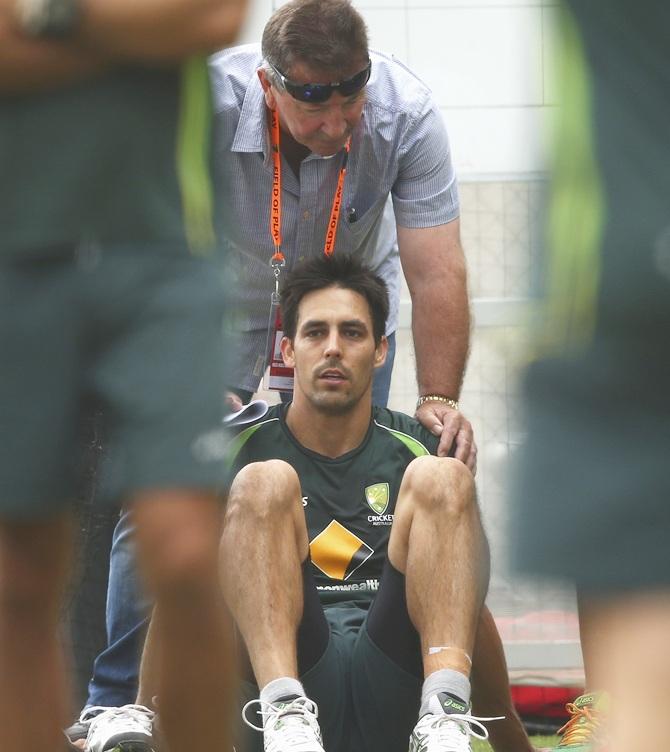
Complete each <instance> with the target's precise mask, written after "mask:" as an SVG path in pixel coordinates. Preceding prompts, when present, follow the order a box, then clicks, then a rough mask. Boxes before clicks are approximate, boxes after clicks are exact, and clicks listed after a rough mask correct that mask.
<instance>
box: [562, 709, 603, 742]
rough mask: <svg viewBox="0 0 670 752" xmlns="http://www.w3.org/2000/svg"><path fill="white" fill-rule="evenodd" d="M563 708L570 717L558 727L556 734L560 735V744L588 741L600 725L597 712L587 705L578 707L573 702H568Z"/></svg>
mask: <svg viewBox="0 0 670 752" xmlns="http://www.w3.org/2000/svg"><path fill="white" fill-rule="evenodd" d="M565 709H566V710H567V711H568V713H569V714H570V715H571V716H572V717H571V718H570V719H569V720H568V722H567V723H566V724H565V725H564V726H562V727H561V728H560V729H558V734H559V736H561V737H562V739H561V745H563V746H566V745H568V744H583V743H584V742H588V741H590V740H591V737H592V736H593V734H594V733H595V731H596V729H597V728H598V727H599V726H600V720H599V718H598V713H597V712H596V711H595V710H594V709H593V708H592V707H591V706H589V705H584V706H583V707H579V706H578V705H575V703H574V702H569V703H568V704H567V705H566V706H565Z"/></svg>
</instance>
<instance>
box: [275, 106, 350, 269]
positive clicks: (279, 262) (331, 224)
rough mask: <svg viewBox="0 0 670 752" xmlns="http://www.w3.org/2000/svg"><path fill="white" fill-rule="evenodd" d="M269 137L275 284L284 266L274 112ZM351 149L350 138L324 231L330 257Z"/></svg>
mask: <svg viewBox="0 0 670 752" xmlns="http://www.w3.org/2000/svg"><path fill="white" fill-rule="evenodd" d="M270 136H271V145H272V165H273V169H272V195H271V198H270V235H271V236H272V242H273V244H274V247H275V252H274V254H273V256H272V259H271V261H270V263H271V265H272V267H273V269H274V272H275V279H276V281H277V283H278V282H279V270H280V267H282V266H284V261H285V259H284V254H283V253H282V251H281V200H282V199H281V153H280V151H279V117H278V116H277V111H276V110H270ZM350 148H351V136H349V138H348V139H347V142H346V143H345V144H344V158H343V160H342V165H341V167H340V174H339V175H338V178H337V188H336V189H335V196H334V197H333V206H332V208H331V210H330V219H329V220H328V229H327V230H326V242H325V245H324V248H323V252H324V253H325V254H326V256H330V255H332V253H333V251H334V250H335V238H336V237H337V225H338V222H339V219H340V211H341V209H342V190H343V188H344V178H345V175H346V174H347V162H348V161H349V150H350Z"/></svg>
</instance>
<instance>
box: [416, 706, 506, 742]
mask: <svg viewBox="0 0 670 752" xmlns="http://www.w3.org/2000/svg"><path fill="white" fill-rule="evenodd" d="M424 718H425V719H427V720H426V721H425V722H424V723H423V724H422V729H421V730H422V731H423V732H424V733H426V732H428V733H430V732H429V731H428V730H429V729H430V730H434V731H435V732H436V733H434V734H432V733H431V736H432V739H433V740H434V741H435V742H437V743H438V744H439V745H440V746H441V747H442V746H443V747H444V748H445V749H454V750H456V749H458V747H459V745H460V746H462V745H463V741H464V739H469V737H471V736H472V737H474V738H475V739H481V740H482V741H486V739H488V738H489V732H488V729H487V728H486V726H484V723H483V722H484V721H502V720H504V718H505V717H504V716H494V717H491V718H481V717H478V716H474V715H470V714H469V713H447V714H439V715H438V714H430V715H427V716H424ZM449 745H451V746H449Z"/></svg>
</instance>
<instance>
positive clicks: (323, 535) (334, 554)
mask: <svg viewBox="0 0 670 752" xmlns="http://www.w3.org/2000/svg"><path fill="white" fill-rule="evenodd" d="M309 553H310V556H311V557H312V562H313V563H314V564H315V565H316V566H317V567H318V568H319V569H320V570H321V571H322V572H323V573H324V574H325V575H327V576H328V577H330V578H331V579H333V580H347V579H349V577H351V575H352V574H353V573H354V572H355V571H356V570H357V569H358V568H359V567H360V566H362V565H363V564H365V562H366V561H367V560H368V559H369V558H370V557H371V556H372V554H373V553H374V551H373V550H372V549H371V548H370V546H368V545H367V543H364V542H363V541H362V540H361V539H360V538H359V537H358V536H357V535H354V533H352V532H351V530H347V528H346V527H344V525H340V523H339V522H337V520H333V521H332V522H331V523H330V524H329V525H328V527H326V528H325V530H322V531H321V532H320V533H319V534H318V535H317V536H316V538H314V540H313V541H312V542H311V543H310V544H309Z"/></svg>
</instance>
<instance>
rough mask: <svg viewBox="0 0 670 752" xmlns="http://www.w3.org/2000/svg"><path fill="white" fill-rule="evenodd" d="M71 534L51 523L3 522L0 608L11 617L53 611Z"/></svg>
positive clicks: (64, 573) (0, 532) (62, 582)
mask: <svg viewBox="0 0 670 752" xmlns="http://www.w3.org/2000/svg"><path fill="white" fill-rule="evenodd" d="M70 541H71V536H70V530H69V528H68V525H67V523H66V522H65V521H63V522H62V523H60V522H58V523H55V524H54V525H48V524H35V525H31V524H26V525H6V526H2V530H0V609H1V610H2V613H3V614H4V615H6V616H11V617H13V618H19V619H20V618H24V617H27V618H34V619H41V618H42V617H46V616H48V615H51V616H53V615H54V614H57V612H58V609H59V606H60V600H61V596H62V594H63V588H64V585H65V580H66V577H67V574H68V570H69V562H70V550H69V549H70V545H71V543H70Z"/></svg>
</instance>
